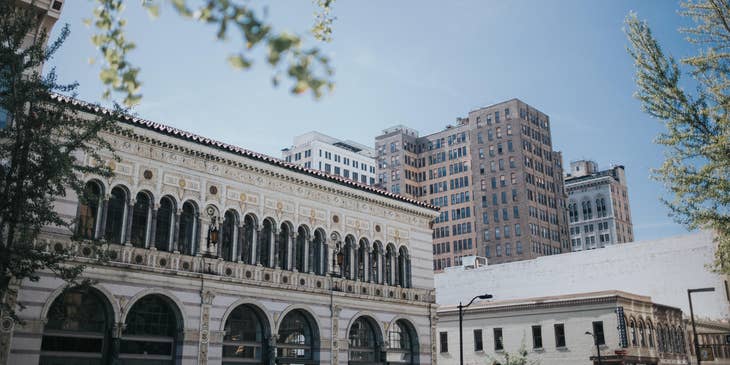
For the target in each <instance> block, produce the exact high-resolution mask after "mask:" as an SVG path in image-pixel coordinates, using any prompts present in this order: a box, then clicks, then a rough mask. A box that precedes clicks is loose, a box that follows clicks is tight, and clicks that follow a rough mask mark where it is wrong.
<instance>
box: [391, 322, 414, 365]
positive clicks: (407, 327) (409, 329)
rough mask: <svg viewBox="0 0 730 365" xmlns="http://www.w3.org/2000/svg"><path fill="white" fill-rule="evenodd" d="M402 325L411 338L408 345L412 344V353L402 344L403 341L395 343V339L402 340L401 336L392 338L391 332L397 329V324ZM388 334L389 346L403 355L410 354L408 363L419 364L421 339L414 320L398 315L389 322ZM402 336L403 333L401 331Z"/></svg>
mask: <svg viewBox="0 0 730 365" xmlns="http://www.w3.org/2000/svg"><path fill="white" fill-rule="evenodd" d="M399 325H401V329H402V330H405V331H406V332H407V336H408V339H409V340H410V341H409V342H410V343H409V344H408V346H410V353H409V354H408V353H407V352H406V351H405V350H406V349H403V348H402V347H400V345H402V343H397V345H394V344H393V341H395V340H398V341H400V340H402V337H401V338H391V332H392V331H393V330H394V329H395V327H396V326H399ZM386 334H387V335H388V342H389V343H388V348H391V349H393V350H394V351H395V352H399V353H401V354H402V356H406V355H408V356H410V358H409V359H408V363H410V364H419V363H420V362H419V355H420V352H421V342H420V341H419V338H420V337H419V334H418V329H417V328H416V325H415V324H414V321H413V320H412V319H410V318H408V317H405V316H402V315H396V316H395V317H394V318H393V319H392V320H391V321H390V323H389V324H388V328H387V332H386ZM401 336H402V333H401Z"/></svg>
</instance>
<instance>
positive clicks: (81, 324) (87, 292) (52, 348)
mask: <svg viewBox="0 0 730 365" xmlns="http://www.w3.org/2000/svg"><path fill="white" fill-rule="evenodd" d="M46 319H47V322H46V324H45V326H44V328H43V340H42V342H41V356H40V361H39V362H38V363H39V364H40V365H52V364H89V365H92V364H99V365H101V364H107V363H109V360H110V359H109V352H110V340H111V328H112V323H113V322H114V321H113V313H112V311H111V307H110V305H109V303H108V302H107V301H106V299H104V297H103V296H102V295H100V294H98V293H97V292H96V290H94V289H88V288H87V289H83V290H82V289H71V290H68V291H66V292H64V293H62V294H61V295H59V296H58V298H56V299H55V300H54V301H53V304H51V308H50V309H49V311H48V316H47V317H46Z"/></svg>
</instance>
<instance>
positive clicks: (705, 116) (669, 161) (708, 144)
mask: <svg viewBox="0 0 730 365" xmlns="http://www.w3.org/2000/svg"><path fill="white" fill-rule="evenodd" d="M681 14H682V15H683V16H685V17H689V18H691V19H692V20H693V21H694V23H695V26H694V27H693V28H688V29H681V31H682V32H683V33H685V34H687V35H688V38H687V39H688V41H689V42H691V43H692V44H693V45H695V47H696V48H697V54H696V55H694V56H690V57H687V58H683V59H681V60H680V62H679V64H678V63H677V61H675V59H674V58H673V57H671V56H668V55H666V54H665V53H664V51H662V48H661V47H660V45H659V42H658V41H657V40H656V39H655V38H654V36H653V35H652V32H651V30H650V28H649V25H648V24H647V23H646V22H645V21H640V20H638V18H637V16H636V14H633V13H632V14H629V16H628V17H627V18H626V28H625V31H626V35H627V37H628V40H629V44H630V46H629V54H630V55H631V57H633V59H634V61H635V65H636V83H637V86H638V91H637V93H636V96H637V98H638V99H639V100H640V101H641V104H642V107H643V109H644V110H645V111H646V112H647V113H648V114H649V115H651V116H652V117H654V118H656V119H658V120H659V121H660V122H662V123H663V124H664V125H665V126H666V130H665V131H664V132H663V133H661V134H660V135H659V137H658V138H657V140H656V143H658V144H661V145H663V146H666V150H665V151H666V152H665V161H664V163H663V164H662V166H661V167H659V168H658V169H655V170H654V171H653V177H654V178H655V179H657V180H658V181H660V182H662V183H663V184H664V185H665V187H666V188H667V189H668V190H669V191H670V192H671V193H672V195H673V197H672V198H670V199H663V201H664V202H665V203H666V205H667V206H668V207H669V208H670V210H671V215H672V216H673V217H674V218H675V219H676V220H677V221H678V222H680V223H682V224H684V225H686V226H687V227H689V228H691V229H696V228H710V229H713V230H714V231H715V232H716V239H717V241H718V250H717V253H716V257H715V268H716V269H717V270H719V271H723V272H725V273H728V272H730V265H729V264H730V261H729V260H730V95H729V92H730V79H729V78H728V76H729V72H730V53H729V51H730V1H728V0H698V1H687V2H684V3H682V11H681ZM682 70H686V71H688V74H689V75H690V77H691V79H690V80H689V82H691V84H692V85H696V87H694V88H693V89H691V90H685V88H684V87H683V85H686V84H683V81H684V82H687V81H685V80H683V79H682Z"/></svg>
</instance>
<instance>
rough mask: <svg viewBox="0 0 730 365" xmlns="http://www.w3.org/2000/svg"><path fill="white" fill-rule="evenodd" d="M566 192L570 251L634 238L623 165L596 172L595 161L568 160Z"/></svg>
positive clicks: (628, 240) (598, 246) (630, 240)
mask: <svg viewBox="0 0 730 365" xmlns="http://www.w3.org/2000/svg"><path fill="white" fill-rule="evenodd" d="M565 191H566V192H567V193H568V216H569V221H570V243H571V249H572V250H573V251H581V250H588V249H593V248H601V247H605V246H609V245H613V244H616V243H624V242H632V241H633V240H634V230H633V224H632V223H631V209H630V208H629V192H628V187H627V184H626V173H625V171H624V167H623V166H614V167H611V168H610V169H608V170H603V171H598V165H597V164H596V163H595V162H594V161H587V160H580V161H575V162H571V163H570V173H569V174H567V175H566V176H565Z"/></svg>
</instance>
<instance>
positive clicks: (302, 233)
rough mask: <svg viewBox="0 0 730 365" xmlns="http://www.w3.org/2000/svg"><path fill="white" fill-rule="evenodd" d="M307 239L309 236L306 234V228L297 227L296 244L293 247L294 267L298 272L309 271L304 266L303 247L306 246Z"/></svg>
mask: <svg viewBox="0 0 730 365" xmlns="http://www.w3.org/2000/svg"><path fill="white" fill-rule="evenodd" d="M308 239H309V234H308V233H307V228H305V227H304V226H299V229H298V230H297V244H296V245H295V246H294V251H295V254H294V257H295V258H296V260H295V263H296V265H294V266H295V267H296V269H297V271H299V272H309V269H308V268H307V267H305V266H304V261H306V260H305V259H304V254H305V251H306V250H305V246H306V245H307V241H308ZM307 264H308V265H311V263H307Z"/></svg>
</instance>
